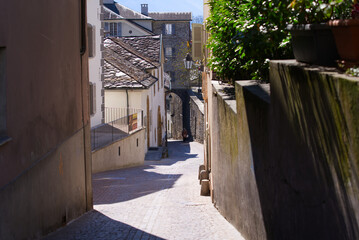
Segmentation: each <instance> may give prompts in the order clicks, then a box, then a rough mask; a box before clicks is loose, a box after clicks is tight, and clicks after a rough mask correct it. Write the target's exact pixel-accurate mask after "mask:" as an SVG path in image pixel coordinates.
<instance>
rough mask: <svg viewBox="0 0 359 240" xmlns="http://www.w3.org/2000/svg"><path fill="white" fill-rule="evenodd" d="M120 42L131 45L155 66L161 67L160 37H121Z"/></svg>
mask: <svg viewBox="0 0 359 240" xmlns="http://www.w3.org/2000/svg"><path fill="white" fill-rule="evenodd" d="M119 40H121V41H122V42H124V43H126V44H127V45H130V46H131V48H132V49H133V50H134V51H136V52H138V53H139V54H141V55H142V56H144V57H146V58H147V59H148V60H149V61H151V62H152V63H153V64H154V65H156V66H159V62H160V47H161V37H160V36H158V35H157V36H143V37H121V38H119Z"/></svg>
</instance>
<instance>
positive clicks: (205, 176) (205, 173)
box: [199, 170, 209, 184]
mask: <svg viewBox="0 0 359 240" xmlns="http://www.w3.org/2000/svg"><path fill="white" fill-rule="evenodd" d="M205 179H209V173H208V171H206V170H202V171H201V172H200V174H199V184H202V181H203V180H205Z"/></svg>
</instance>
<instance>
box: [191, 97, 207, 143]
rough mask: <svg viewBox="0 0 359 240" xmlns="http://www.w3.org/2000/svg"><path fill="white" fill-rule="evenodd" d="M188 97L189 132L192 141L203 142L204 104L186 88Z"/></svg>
mask: <svg viewBox="0 0 359 240" xmlns="http://www.w3.org/2000/svg"><path fill="white" fill-rule="evenodd" d="M188 95H189V97H190V103H189V104H190V121H191V123H190V125H191V133H192V137H193V140H194V141H197V142H200V143H203V141H204V129H205V127H204V104H203V102H202V101H201V100H200V99H199V98H198V97H197V96H196V95H195V94H194V93H193V92H192V90H188Z"/></svg>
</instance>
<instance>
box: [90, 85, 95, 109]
mask: <svg viewBox="0 0 359 240" xmlns="http://www.w3.org/2000/svg"><path fill="white" fill-rule="evenodd" d="M95 113H96V84H95V83H91V82H90V115H94V114H95Z"/></svg>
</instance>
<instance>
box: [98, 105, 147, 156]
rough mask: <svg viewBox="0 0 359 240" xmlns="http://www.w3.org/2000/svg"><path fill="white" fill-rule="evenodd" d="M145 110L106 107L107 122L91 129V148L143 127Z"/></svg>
mask: <svg viewBox="0 0 359 240" xmlns="http://www.w3.org/2000/svg"><path fill="white" fill-rule="evenodd" d="M142 127H143V110H141V109H134V108H105V123H104V124H101V125H97V126H95V127H93V128H92V129H91V149H92V151H93V150H96V149H99V148H102V147H104V146H106V145H109V144H111V143H113V142H115V141H117V140H120V139H122V138H124V137H126V136H128V135H130V134H131V133H133V132H135V131H137V130H139V129H142Z"/></svg>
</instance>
